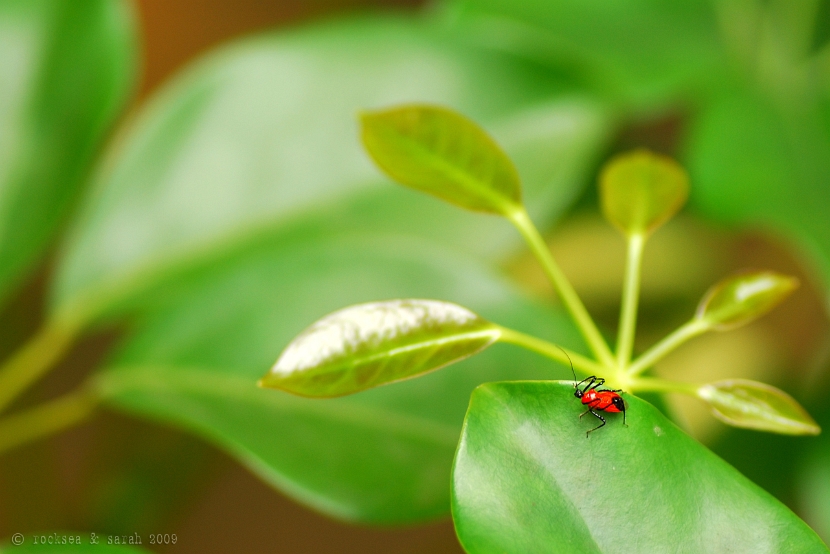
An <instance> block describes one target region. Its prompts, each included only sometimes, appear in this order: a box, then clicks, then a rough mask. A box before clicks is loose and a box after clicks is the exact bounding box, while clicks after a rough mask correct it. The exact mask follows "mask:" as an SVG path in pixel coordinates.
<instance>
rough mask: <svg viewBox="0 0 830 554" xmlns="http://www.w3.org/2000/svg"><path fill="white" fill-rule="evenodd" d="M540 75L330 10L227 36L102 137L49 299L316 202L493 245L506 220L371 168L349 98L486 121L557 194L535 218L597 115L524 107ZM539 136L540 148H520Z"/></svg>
mask: <svg viewBox="0 0 830 554" xmlns="http://www.w3.org/2000/svg"><path fill="white" fill-rule="evenodd" d="M552 90H554V89H553V85H552V83H551V82H549V81H547V80H545V79H544V78H542V77H540V75H539V73H538V72H536V71H534V70H532V69H530V68H528V67H525V66H522V65H520V64H517V63H516V62H515V61H511V60H509V59H507V58H501V57H497V56H486V55H484V54H482V53H480V52H474V51H470V50H467V49H465V48H461V47H458V46H454V45H453V44H452V43H451V42H448V40H447V39H443V38H441V37H440V36H438V35H437V34H436V33H434V32H431V31H429V30H428V29H427V28H426V27H425V26H424V25H423V24H421V23H417V22H411V21H406V20H398V19H357V20H350V21H341V22H337V23H331V24H328V25H323V26H318V27H312V28H309V29H305V30H302V31H296V32H293V33H290V34H285V35H269V36H263V37H259V38H257V39H253V40H248V41H244V42H242V43H239V44H236V45H233V46H230V47H227V48H225V49H223V50H221V51H219V52H217V53H216V54H214V55H212V56H209V57H208V58H206V59H205V60H203V61H202V62H201V63H199V64H197V65H196V67H194V68H192V69H191V70H190V71H188V72H186V73H185V74H184V75H183V76H182V77H181V78H180V79H178V80H177V81H176V82H175V83H174V84H173V85H172V86H170V87H169V88H168V89H167V90H165V91H164V92H163V93H162V94H161V95H159V96H158V97H157V98H156V99H155V100H154V101H153V102H152V103H151V104H150V105H149V106H148V107H147V109H146V110H144V111H143V112H142V113H141V114H140V115H139V116H138V117H137V118H136V121H135V123H134V125H133V126H132V127H131V128H130V129H129V130H128V131H127V132H126V133H125V138H124V140H123V141H121V142H120V143H119V145H118V147H117V148H116V149H115V150H113V151H112V152H111V153H110V160H109V163H108V164H107V166H106V168H107V169H106V170H105V171H104V172H102V174H101V175H100V179H99V182H98V188H97V190H96V191H95V193H94V194H93V195H91V196H90V200H89V202H88V203H87V205H86V206H85V209H84V210H83V211H82V214H81V217H80V218H79V219H78V221H77V222H76V226H75V228H74V232H73V233H72V239H71V240H70V242H69V244H68V247H67V255H66V256H65V257H64V260H63V263H62V264H61V267H60V268H59V272H58V279H57V284H56V290H55V298H56V306H57V308H58V309H60V310H64V311H65V312H75V314H73V315H72V316H71V317H75V318H77V317H82V316H83V315H84V314H81V315H78V312H79V311H81V312H84V313H88V312H95V313H97V312H99V311H105V310H106V309H107V308H109V307H110V306H111V305H112V304H113V303H114V302H115V301H116V300H117V299H121V298H127V297H131V296H132V295H134V294H135V293H136V291H137V290H138V289H140V288H142V287H143V286H144V285H145V284H146V283H148V282H150V281H153V280H159V279H164V278H166V277H169V275H170V273H171V272H173V271H176V270H179V269H181V268H182V267H188V266H190V265H193V264H194V263H197V262H200V261H204V260H205V259H209V258H210V257H211V256H213V255H214V254H215V253H216V252H217V251H218V250H232V249H233V248H235V247H236V246H237V245H239V244H240V243H243V242H245V241H247V240H250V239H251V238H253V237H256V236H259V235H262V234H269V233H273V232H275V231H277V230H279V229H280V228H285V227H286V226H289V225H290V224H292V223H294V222H296V221H300V220H302V219H303V218H304V217H307V216H308V214H309V213H310V212H315V211H317V212H319V211H320V210H322V209H324V208H326V209H328V210H329V214H328V218H327V220H326V222H327V225H328V226H329V232H332V233H334V232H336V231H338V229H339V228H341V227H346V228H350V227H354V226H359V227H361V228H362V229H376V230H384V229H394V230H395V232H397V233H402V232H403V233H412V234H419V235H422V236H423V235H431V236H440V237H442V239H443V240H445V241H447V242H453V241H455V242H456V243H465V244H469V245H470V247H471V248H478V250H479V251H480V252H486V253H490V254H491V255H492V253H493V252H503V251H504V244H505V237H510V239H508V240H507V243H508V244H512V243H511V242H510V240H512V237H514V235H515V233H513V232H512V231H511V230H510V229H509V225H508V224H507V223H504V222H499V223H501V226H499V224H498V223H494V222H493V221H492V220H491V218H483V217H481V216H476V215H474V214H458V213H457V210H452V209H448V207H445V206H440V203H438V202H435V200H434V199H428V198H421V197H420V196H419V195H417V194H415V193H413V192H411V191H405V190H396V187H393V186H392V185H389V184H386V183H383V182H382V181H383V178H382V176H381V175H380V173H379V172H378V171H377V170H376V169H375V168H374V167H373V166H372V164H371V163H370V162H369V160H368V159H367V157H366V155H365V153H364V152H363V151H362V149H361V146H360V143H359V140H358V125H357V113H358V111H359V110H361V109H364V108H374V107H379V106H385V105H389V104H394V103H401V102H405V101H422V102H434V103H441V104H447V105H449V106H452V107H455V108H457V109H461V110H463V111H464V112H465V113H467V114H469V115H470V116H471V117H474V118H476V119H480V118H483V119H485V120H487V121H496V123H495V125H494V126H495V132H496V135H497V136H498V135H499V133H503V134H504V135H506V136H507V137H508V140H506V141H505V144H506V145H507V146H508V149H510V146H511V145H513V146H514V147H515V148H516V150H517V152H518V157H519V158H520V159H521V160H523V161H524V164H523V165H520V167H519V170H520V172H521V171H525V172H526V173H528V174H529V175H530V177H531V179H530V183H529V186H528V189H529V191H531V193H530V194H533V193H535V195H536V197H543V198H545V199H549V198H550V197H551V192H556V194H557V196H558V200H557V202H556V203H552V204H551V205H550V207H548V205H545V204H540V208H539V210H540V212H541V213H542V214H547V217H544V218H542V221H543V222H544V221H545V220H548V221H549V220H550V214H552V213H557V210H561V207H562V206H563V203H567V202H568V201H570V199H571V198H572V197H573V195H574V190H575V188H576V187H578V186H579V185H581V184H582V183H583V182H584V181H583V179H582V178H581V177H582V176H583V175H582V173H583V172H584V171H585V167H586V164H587V163H589V162H590V161H591V157H592V156H593V149H594V147H595V146H596V144H597V143H598V142H599V141H601V140H602V139H603V136H604V127H605V123H604V121H605V120H604V116H603V115H602V114H601V112H599V111H598V110H597V109H596V108H595V107H593V106H592V105H590V104H587V103H585V102H577V101H567V102H565V103H559V104H552V103H550V102H548V101H546V102H544V103H537V104H536V105H534V106H532V107H531V108H526V106H527V105H528V104H529V103H533V102H537V101H541V100H542V99H545V98H546V97H547V96H548V95H549V94H550V93H551V91H552ZM519 108H521V109H519ZM546 147H552V149H551V153H549V154H548V156H546V157H545V158H544V159H538V158H535V157H534V158H530V157H528V156H523V155H522V154H523V153H524V152H527V151H528V150H532V151H533V152H534V153H535V152H536V151H538V150H540V149H543V148H546ZM529 160H533V161H530V162H529ZM528 162H529V163H528ZM552 167H553V168H555V171H548V170H550V169H551V168H552ZM523 168H524V169H523ZM552 185H555V186H557V187H559V188H558V189H557V188H554V187H553V186H552ZM356 205H357V207H356ZM356 209H357V211H358V212H359V217H356V216H355V210H356ZM535 215H537V214H536V213H534V216H535ZM427 220H428V221H429V224H427V225H425V224H424V222H425V221H427ZM471 237H472V238H473V239H474V240H470V238H471Z"/></svg>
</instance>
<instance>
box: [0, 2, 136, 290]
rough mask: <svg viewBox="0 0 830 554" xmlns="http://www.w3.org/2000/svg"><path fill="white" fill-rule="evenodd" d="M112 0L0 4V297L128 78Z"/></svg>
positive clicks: (129, 33)
mask: <svg viewBox="0 0 830 554" xmlns="http://www.w3.org/2000/svg"><path fill="white" fill-rule="evenodd" d="M134 33H135V29H134V22H133V18H132V10H131V6H130V4H128V3H127V2H125V1H121V0H90V1H88V2H81V3H78V2H71V1H69V0H31V1H30V0H26V1H15V0H10V1H9V0H7V1H4V2H2V3H0V298H3V297H5V296H6V295H7V294H8V293H9V290H10V288H12V287H14V286H15V284H16V283H17V282H18V281H19V280H20V279H21V277H22V276H23V274H24V273H25V272H26V271H27V270H28V269H29V268H30V267H31V265H32V264H33V263H34V262H35V261H36V260H37V257H38V256H40V255H41V254H42V253H43V250H44V249H45V248H46V246H47V245H48V243H49V240H50V239H51V238H52V235H53V233H54V232H55V230H56V229H57V228H58V227H59V226H60V224H61V223H62V221H63V216H64V215H65V214H66V211H67V208H69V207H70V205H71V203H72V201H73V200H74V199H75V197H76V193H77V192H78V190H79V188H80V187H81V185H82V184H83V183H84V180H85V177H86V175H87V173H88V171H89V165H90V162H91V161H92V160H93V158H94V157H95V154H96V152H97V149H98V147H99V146H100V143H101V141H102V139H103V137H104V134H105V132H106V131H107V130H108V129H109V127H110V125H111V124H112V121H113V119H114V117H115V116H116V115H118V113H119V111H120V110H121V109H122V108H123V105H124V102H125V101H126V99H127V96H128V94H129V92H130V90H131V89H132V85H133V82H134V79H135V75H134V74H135V71H136V60H135V49H136V47H135V36H134Z"/></svg>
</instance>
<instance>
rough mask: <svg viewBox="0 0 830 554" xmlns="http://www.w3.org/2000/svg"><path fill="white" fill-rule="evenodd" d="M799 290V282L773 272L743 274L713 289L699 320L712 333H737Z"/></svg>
mask: <svg viewBox="0 0 830 554" xmlns="http://www.w3.org/2000/svg"><path fill="white" fill-rule="evenodd" d="M797 287H798V279H796V278H795V277H789V276H787V275H781V274H780V273H775V272H773V271H759V272H756V273H739V274H737V275H733V276H731V277H727V278H726V279H723V280H722V281H720V282H719V283H717V284H716V285H714V286H713V287H712V288H710V289H709V291H708V292H707V293H706V295H705V296H704V297H703V299H702V300H701V301H700V305H699V306H698V308H697V314H696V315H695V317H696V318H697V319H699V320H701V321H703V322H705V323H706V324H707V325H708V326H710V327H711V328H712V329H717V330H726V329H733V328H735V327H739V326H741V325H744V324H746V323H749V322H750V321H752V320H754V319H756V318H758V317H760V316H762V315H764V314H765V313H767V312H768V311H770V310H771V309H773V308H774V307H775V306H777V305H778V304H779V303H781V302H782V301H783V300H784V299H785V298H787V297H788V296H789V295H790V294H791V293H792V292H793V291H794V290H795V289H796V288H797Z"/></svg>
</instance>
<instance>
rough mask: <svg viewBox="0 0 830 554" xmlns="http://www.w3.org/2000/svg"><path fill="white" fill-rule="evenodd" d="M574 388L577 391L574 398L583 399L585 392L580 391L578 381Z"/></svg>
mask: <svg viewBox="0 0 830 554" xmlns="http://www.w3.org/2000/svg"><path fill="white" fill-rule="evenodd" d="M574 388H575V389H576V390H575V391H574V396H576V397H577V398H582V394H583V391H581V390H579V387H577V386H576V381H574Z"/></svg>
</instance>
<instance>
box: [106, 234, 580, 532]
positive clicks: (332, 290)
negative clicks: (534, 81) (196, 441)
mask: <svg viewBox="0 0 830 554" xmlns="http://www.w3.org/2000/svg"><path fill="white" fill-rule="evenodd" d="M314 237H315V234H314V233H313V232H309V233H308V235H307V238H306V240H301V239H300V238H299V237H294V238H293V240H287V238H285V237H282V238H276V239H274V240H273V241H265V242H263V243H262V244H260V245H258V246H257V247H256V248H253V247H252V248H251V249H249V250H248V251H246V252H244V253H239V254H237V255H234V256H231V257H228V258H227V259H226V260H223V263H222V264H221V267H219V266H214V267H212V268H211V269H210V271H208V272H205V271H194V272H191V273H190V274H188V275H187V276H186V277H185V276H183V277H182V278H181V279H180V280H179V282H178V283H177V284H176V285H175V287H174V288H172V289H171V288H170V287H168V286H160V287H158V288H157V289H155V290H154V291H153V294H152V295H151V296H152V297H153V298H154V301H153V304H152V305H150V306H146V315H144V316H142V317H141V318H140V320H139V321H138V322H137V324H136V325H135V333H134V335H133V337H132V338H131V339H130V340H129V341H128V342H127V344H126V345H125V347H124V348H123V350H122V351H121V352H120V353H119V354H118V355H117V356H116V357H115V359H113V360H112V362H111V363H110V364H109V365H110V368H111V369H110V370H109V371H107V372H106V373H104V374H103V375H101V376H100V377H99V379H100V381H99V384H100V388H101V390H102V391H103V394H104V395H105V398H108V399H109V403H110V404H112V405H114V406H117V407H120V408H122V409H127V410H129V411H131V412H134V413H138V414H141V415H144V416H147V417H152V418H156V419H159V420H162V421H165V422H168V423H174V424H176V425H179V426H182V427H184V428H185V429H188V430H191V431H193V432H196V433H198V434H199V435H201V436H203V437H205V438H207V439H208V440H209V441H210V442H212V443H214V444H217V445H219V446H221V447H222V448H223V449H225V450H226V451H228V452H230V453H231V454H233V455H234V456H236V457H237V458H238V459H239V460H240V461H241V462H242V463H244V464H245V465H247V466H248V467H249V468H251V469H252V470H253V471H254V472H255V473H257V474H258V475H260V476H261V477H262V478H263V479H265V480H266V481H268V482H269V483H271V484H273V485H275V486H277V487H279V488H280V489H282V490H283V491H284V492H286V493H287V494H289V495H291V496H292V497H294V498H296V499H298V500H299V501H301V502H304V503H306V504H309V505H311V506H312V507H314V508H316V509H318V510H320V511H323V512H325V513H328V514H331V515H334V516H337V517H341V518H346V519H351V520H359V521H365V522H375V523H403V522H413V521H419V520H424V519H428V518H434V517H438V516H442V515H445V514H446V513H447V511H448V510H449V488H448V487H447V483H448V482H449V478H450V473H449V472H450V467H451V464H452V456H453V453H454V452H455V447H456V444H457V441H458V436H459V433H460V429H461V422H462V420H463V417H464V410H465V407H466V405H467V402H468V400H469V395H470V392H471V391H472V390H473V388H474V387H475V386H476V385H478V384H480V383H482V382H485V381H488V380H493V379H503V378H523V377H533V378H539V377H542V376H550V375H553V374H558V375H561V376H565V375H567V373H566V371H567V370H565V369H564V368H559V367H557V366H555V365H554V364H552V363H550V362H549V361H548V360H545V359H544V358H541V357H539V356H536V355H534V354H532V353H528V352H525V351H524V350H522V349H518V348H513V347H510V346H504V345H494V346H492V347H491V348H489V349H487V351H485V352H482V353H481V354H479V355H477V356H476V357H474V358H471V359H469V360H465V361H463V362H460V363H458V364H454V365H452V366H450V367H447V368H445V369H443V370H441V371H437V372H434V373H431V374H429V375H426V376H424V377H421V378H418V379H412V380H408V381H405V382H401V383H396V384H392V385H387V386H384V387H378V388H376V389H372V390H369V391H365V392H362V393H360V394H355V395H351V396H347V397H343V398H336V399H326V400H321V399H306V398H298V397H296V396H293V395H290V394H286V393H283V392H280V391H273V390H262V389H259V388H257V387H256V379H257V378H258V377H259V376H261V375H262V373H263V372H264V370H265V369H266V368H267V367H269V366H270V365H271V363H272V361H273V356H274V352H277V351H279V350H280V349H281V348H282V347H284V346H285V345H287V344H288V343H289V342H290V341H291V340H292V339H293V338H294V336H295V335H296V334H297V331H298V330H300V329H302V328H303V327H305V326H307V325H308V323H309V322H311V321H314V320H316V319H318V318H319V317H320V316H321V315H322V314H325V313H328V312H331V311H332V310H333V309H336V308H338V307H342V306H344V305H349V304H354V303H359V302H365V301H367V300H370V299H376V298H390V297H392V298H394V297H401V296H403V297H407V296H420V297H432V298H448V299H451V300H452V301H455V302H459V303H463V304H464V305H467V306H470V307H471V309H474V310H475V311H476V312H477V313H480V314H482V316H483V317H486V318H488V319H490V320H493V321H499V322H503V323H504V324H506V325H509V326H511V327H514V328H518V329H520V330H523V331H529V330H533V331H534V332H537V333H542V334H544V336H549V337H555V340H556V341H557V342H560V343H562V344H566V345H568V344H571V345H573V344H576V345H579V344H580V343H579V339H578V334H577V333H576V331H575V330H574V329H573V327H572V325H571V324H570V322H569V320H568V319H567V318H566V317H565V316H564V315H563V314H561V313H558V312H556V313H551V311H550V310H546V309H542V308H538V307H533V306H532V305H529V304H528V303H527V302H525V301H523V300H522V298H521V297H518V296H517V295H516V294H514V293H512V292H511V291H510V288H509V287H507V286H506V285H505V284H504V283H503V282H501V281H500V280H498V279H495V278H494V277H493V276H492V275H490V274H489V273H488V272H487V271H484V270H483V269H481V268H480V267H478V266H477V265H476V264H475V263H473V262H471V261H469V260H466V259H463V258H462V257H459V256H458V255H457V254H456V253H453V252H446V251H441V250H437V249H435V248H432V247H428V246H424V245H419V244H418V243H413V242H411V241H409V240H403V239H391V238H385V239H377V238H375V239H370V238H369V237H365V236H362V235H360V236H354V237H351V238H348V239H347V238H345V237H341V238H340V239H339V240H336V241H335V240H330V239H329V240H322V241H321V240H318V239H316V238H314ZM275 305H280V306H281V307H282V309H281V310H274V309H273V306H275Z"/></svg>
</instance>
